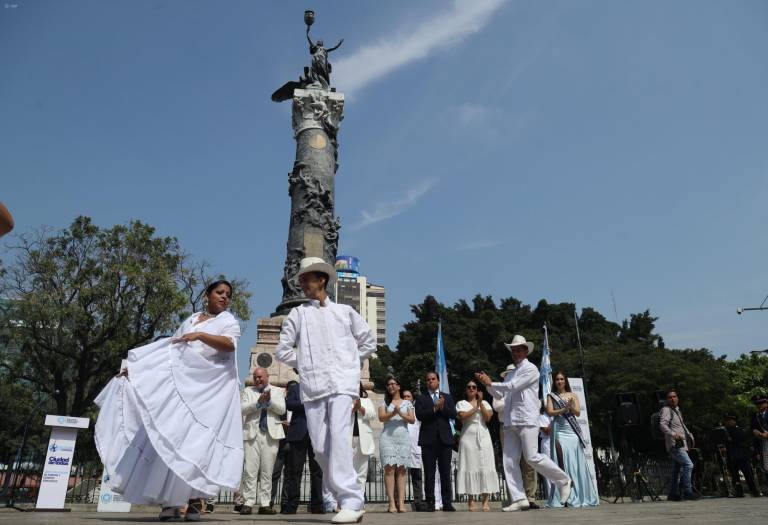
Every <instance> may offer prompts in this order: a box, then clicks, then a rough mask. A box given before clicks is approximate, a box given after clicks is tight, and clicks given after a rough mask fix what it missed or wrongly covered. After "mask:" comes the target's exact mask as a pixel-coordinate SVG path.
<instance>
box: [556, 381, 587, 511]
mask: <svg viewBox="0 0 768 525" xmlns="http://www.w3.org/2000/svg"><path fill="white" fill-rule="evenodd" d="M552 379H553V380H552V383H553V384H552V390H553V391H552V392H550V393H549V395H548V396H547V414H549V415H550V416H552V418H553V420H552V427H551V428H552V431H551V434H550V440H551V448H550V450H551V455H552V459H553V460H554V461H556V462H557V463H558V465H560V468H562V469H563V470H564V471H565V472H566V473H567V474H568V476H570V477H571V479H572V480H573V488H572V490H571V495H570V497H569V498H568V503H567V504H566V506H568V507H595V506H597V504H598V502H599V499H598V496H597V488H596V486H595V482H594V480H593V479H592V475H591V474H590V472H589V467H588V465H587V457H586V455H585V454H584V447H585V442H584V437H583V436H582V432H581V426H580V425H579V422H578V421H577V420H576V418H577V417H578V416H579V413H580V412H581V408H580V406H579V398H578V397H577V396H576V395H575V394H573V393H572V392H571V385H570V384H569V383H568V378H567V377H566V375H565V374H564V373H563V372H556V373H555V375H554V376H553V378H552ZM546 506H547V507H561V506H562V505H560V500H559V499H558V496H557V491H550V497H549V500H548V501H547V503H546Z"/></svg>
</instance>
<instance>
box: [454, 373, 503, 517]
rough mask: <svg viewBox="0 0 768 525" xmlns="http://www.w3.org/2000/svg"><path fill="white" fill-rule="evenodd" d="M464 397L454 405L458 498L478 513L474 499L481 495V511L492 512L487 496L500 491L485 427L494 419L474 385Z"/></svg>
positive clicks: (488, 436) (489, 440) (469, 385)
mask: <svg viewBox="0 0 768 525" xmlns="http://www.w3.org/2000/svg"><path fill="white" fill-rule="evenodd" d="M466 396H467V398H466V399H464V400H462V401H459V402H458V403H456V413H457V415H458V416H459V419H461V423H462V425H463V426H462V430H461V440H460V441H459V468H458V474H457V476H456V488H457V490H458V492H459V494H467V495H468V496H469V510H470V511H475V510H477V507H476V506H475V496H477V495H478V494H481V495H482V498H483V511H484V512H487V511H489V510H491V507H490V504H489V502H488V496H489V495H490V494H492V493H495V492H498V491H499V476H498V474H497V473H496V461H495V459H494V456H493V443H492V442H491V434H490V432H488V427H487V426H486V424H487V423H488V421H490V419H491V417H492V416H493V409H492V408H491V405H489V404H488V402H487V401H483V393H482V392H480V391H479V390H478V389H477V383H475V382H474V381H470V382H468V383H467V388H466Z"/></svg>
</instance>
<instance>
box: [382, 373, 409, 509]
mask: <svg viewBox="0 0 768 525" xmlns="http://www.w3.org/2000/svg"><path fill="white" fill-rule="evenodd" d="M386 388H387V392H386V393H385V394H384V404H383V405H381V406H380V407H379V421H381V422H382V423H384V429H383V430H382V432H381V437H380V438H379V454H380V455H381V464H382V465H384V482H385V485H386V488H387V498H388V499H389V508H388V509H387V512H405V468H406V467H407V466H408V465H409V464H410V459H411V435H410V434H409V433H408V424H409V423H413V422H414V421H416V413H415V411H414V408H413V405H412V404H411V402H410V401H407V400H405V399H403V396H402V393H403V390H402V387H401V386H400V383H399V382H398V381H397V379H395V378H394V377H390V378H389V379H387V387H386ZM395 490H397V504H396V503H395Z"/></svg>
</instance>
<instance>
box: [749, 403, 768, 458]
mask: <svg viewBox="0 0 768 525" xmlns="http://www.w3.org/2000/svg"><path fill="white" fill-rule="evenodd" d="M767 426H768V425H766V424H765V423H764V420H763V417H762V414H760V412H753V413H752V422H751V424H750V426H749V428H750V430H758V431H760V432H765V431H766V427H767ZM750 435H751V436H752V445H753V447H754V448H755V454H758V455H760V456H762V455H763V443H762V442H763V440H762V439H760V438H757V437H755V435H754V434H752V432H750Z"/></svg>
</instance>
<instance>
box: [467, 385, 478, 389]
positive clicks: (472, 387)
mask: <svg viewBox="0 0 768 525" xmlns="http://www.w3.org/2000/svg"><path fill="white" fill-rule="evenodd" d="M467 390H477V386H476V385H467Z"/></svg>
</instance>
